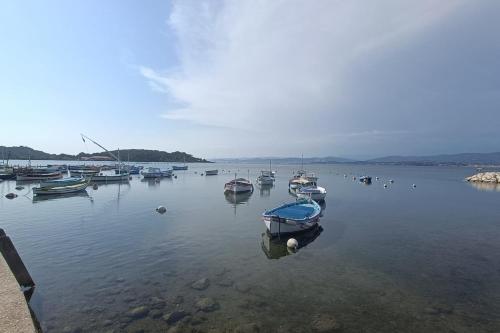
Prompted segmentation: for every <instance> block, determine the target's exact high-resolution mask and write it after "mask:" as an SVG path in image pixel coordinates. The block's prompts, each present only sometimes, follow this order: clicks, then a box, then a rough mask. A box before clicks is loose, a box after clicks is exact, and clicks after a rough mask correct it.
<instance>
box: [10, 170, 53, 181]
mask: <svg viewBox="0 0 500 333" xmlns="http://www.w3.org/2000/svg"><path fill="white" fill-rule="evenodd" d="M58 178H62V173H61V172H59V171H57V172H42V171H35V170H34V169H33V170H32V171H28V172H27V173H23V174H20V175H17V177H16V179H17V180H19V181H33V180H46V179H58Z"/></svg>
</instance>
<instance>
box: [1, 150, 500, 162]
mask: <svg viewBox="0 0 500 333" xmlns="http://www.w3.org/2000/svg"><path fill="white" fill-rule="evenodd" d="M111 152H112V153H113V154H115V155H118V151H117V150H113V151H111ZM2 153H3V155H4V156H3V158H5V159H7V157H8V155H10V156H9V158H10V159H11V160H27V159H29V158H31V159H32V160H66V161H71V160H111V158H110V156H109V155H108V154H107V153H106V152H100V153H94V154H87V153H83V152H82V153H79V154H77V155H70V154H49V153H45V152H43V151H40V150H35V149H33V148H30V147H25V146H19V147H4V146H0V154H2ZM120 157H121V160H123V161H127V160H130V161H134V162H184V161H186V163H196V162H201V163H208V162H209V161H207V160H205V159H202V158H198V157H194V156H193V155H191V154H188V153H185V152H179V151H175V152H172V153H168V152H165V151H159V150H148V149H123V150H120ZM269 160H271V161H272V163H273V164H301V163H302V158H300V157H254V158H222V159H214V160H213V161H215V162H220V163H259V164H267V163H269ZM303 162H304V163H305V164H335V163H354V164H382V165H500V152H496V153H463V154H448V155H430V156H386V157H380V158H374V159H369V160H353V159H347V158H342V157H334V156H328V157H308V158H304V159H303Z"/></svg>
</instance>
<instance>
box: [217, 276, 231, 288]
mask: <svg viewBox="0 0 500 333" xmlns="http://www.w3.org/2000/svg"><path fill="white" fill-rule="evenodd" d="M216 284H217V285H218V286H221V287H231V286H232V285H233V284H234V281H233V280H231V279H230V278H228V277H223V278H222V279H220V280H219V281H217V282H216Z"/></svg>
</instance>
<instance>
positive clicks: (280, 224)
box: [263, 216, 319, 236]
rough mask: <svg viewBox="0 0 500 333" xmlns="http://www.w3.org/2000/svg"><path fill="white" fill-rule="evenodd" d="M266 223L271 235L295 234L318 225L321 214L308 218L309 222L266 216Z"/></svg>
mask: <svg viewBox="0 0 500 333" xmlns="http://www.w3.org/2000/svg"><path fill="white" fill-rule="evenodd" d="M263 220H264V224H265V225H266V228H267V231H268V232H269V234H270V235H271V236H278V235H286V234H293V233H298V232H302V231H307V230H309V229H311V228H314V227H316V226H317V225H318V222H319V216H318V217H316V218H313V219H311V220H308V221H307V222H297V221H295V220H290V219H278V218H273V217H264V218H263Z"/></svg>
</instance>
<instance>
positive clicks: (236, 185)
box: [224, 178, 253, 193]
mask: <svg viewBox="0 0 500 333" xmlns="http://www.w3.org/2000/svg"><path fill="white" fill-rule="evenodd" d="M252 191H253V184H252V183H251V182H250V181H249V180H247V179H245V178H235V179H233V180H231V181H230V182H227V183H226V184H225V185H224V192H229V193H244V192H252Z"/></svg>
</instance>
